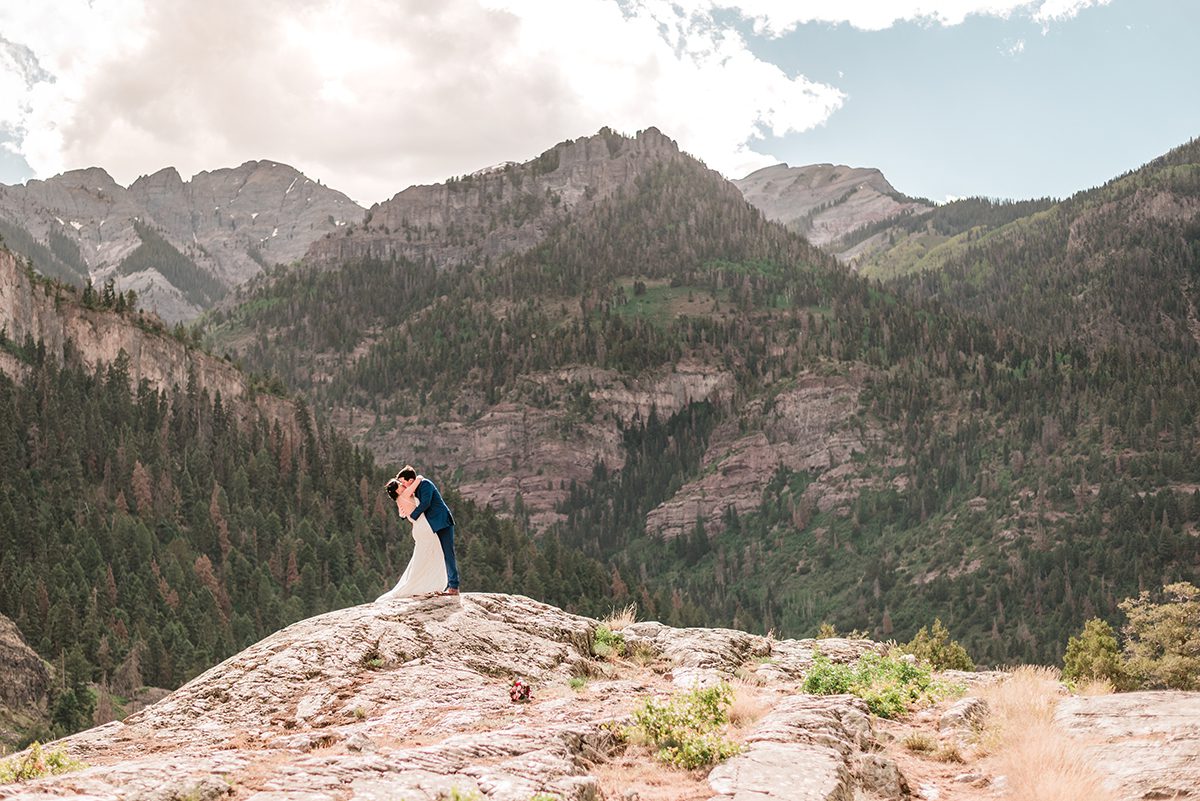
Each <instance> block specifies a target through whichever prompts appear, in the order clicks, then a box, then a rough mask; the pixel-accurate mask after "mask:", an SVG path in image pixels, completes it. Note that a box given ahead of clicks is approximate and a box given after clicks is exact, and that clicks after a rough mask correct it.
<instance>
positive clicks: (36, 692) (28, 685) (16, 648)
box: [0, 615, 50, 746]
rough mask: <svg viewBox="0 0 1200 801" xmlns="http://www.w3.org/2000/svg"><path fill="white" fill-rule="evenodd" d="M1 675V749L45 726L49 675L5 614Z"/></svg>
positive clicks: (0, 618) (0, 625) (0, 629)
mask: <svg viewBox="0 0 1200 801" xmlns="http://www.w3.org/2000/svg"><path fill="white" fill-rule="evenodd" d="M0 676H2V677H3V680H0V746H4V745H13V744H15V743H16V742H18V741H19V740H21V738H22V736H23V735H24V734H25V733H26V732H28V731H30V730H31V729H34V728H37V727H38V726H40V725H44V724H45V723H46V721H47V715H48V713H49V708H48V707H49V701H50V673H49V671H47V670H46V665H45V663H44V662H42V660H41V657H39V656H38V655H37V654H36V653H34V651H33V649H32V648H30V647H29V645H28V644H26V642H25V638H24V637H22V636H21V631H20V629H18V628H17V624H16V623H13V622H12V621H11V620H9V619H8V618H7V617H5V616H4V615H0Z"/></svg>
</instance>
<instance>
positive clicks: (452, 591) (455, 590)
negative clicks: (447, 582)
mask: <svg viewBox="0 0 1200 801" xmlns="http://www.w3.org/2000/svg"><path fill="white" fill-rule="evenodd" d="M438 595H458V587H447V588H446V589H444V590H442V591H441V592H439V593H438Z"/></svg>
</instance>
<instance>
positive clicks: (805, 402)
mask: <svg viewBox="0 0 1200 801" xmlns="http://www.w3.org/2000/svg"><path fill="white" fill-rule="evenodd" d="M862 383H863V376H861V375H859V376H822V375H817V374H804V375H801V376H800V377H799V378H798V379H797V380H796V381H795V383H794V384H793V385H791V386H789V387H787V388H783V389H781V390H780V391H779V393H778V394H777V395H776V396H775V397H774V398H773V399H772V400H771V401H770V402H769V403H766V402H764V401H761V400H758V401H754V402H753V403H752V404H750V405H748V406H747V408H746V409H744V410H743V416H745V417H749V418H751V419H755V420H756V421H759V422H760V425H757V426H753V427H752V431H753V433H749V434H746V433H743V431H742V429H741V427H740V426H738V425H735V424H733V423H730V424H729V425H727V426H726V427H724V428H723V429H719V430H718V431H717V432H715V433H714V435H713V437H712V440H711V442H710V444H709V448H708V451H707V453H705V456H704V466H705V468H706V469H705V470H704V474H703V475H702V476H701V477H700V478H698V479H697V480H695V481H692V482H690V483H688V484H685V485H684V486H683V487H682V488H680V490H679V491H678V492H677V493H675V495H674V496H673V497H672V498H671V499H670V500H668V501H666V502H664V503H662V504H661V505H659V506H658V507H656V508H655V509H653V510H651V512H650V514H649V515H647V517H646V529H647V530H648V531H653V532H656V533H658V534H661V535H662V536H665V537H668V538H671V537H676V536H679V535H681V534H685V533H688V532H690V531H691V530H692V529H694V528H695V526H696V521H697V520H700V521H702V522H703V523H704V525H705V528H706V530H707V531H709V532H713V531H720V530H722V529H723V527H724V523H723V521H724V519H725V517H726V516H727V515H728V514H729V512H730V510H732V511H734V512H736V513H737V514H738V515H745V514H748V513H751V512H754V511H757V510H758V508H759V506H760V505H761V503H762V493H763V489H764V488H765V487H766V485H767V483H768V482H769V481H770V480H771V479H772V478H773V477H774V475H775V473H776V471H777V470H778V469H779V468H786V469H787V470H790V471H792V472H797V473H798V472H801V471H803V472H806V473H808V474H809V475H810V476H812V477H813V478H814V479H815V480H814V481H813V482H812V483H811V484H809V485H808V487H807V488H806V489H805V492H804V496H803V503H804V504H805V505H807V506H810V507H811V508H812V509H819V510H820V511H822V512H829V511H837V510H845V511H847V512H848V509H849V505H850V504H851V503H853V501H854V500H855V499H856V498H857V497H858V495H859V493H860V492H861V490H862V488H863V486H864V482H863V479H861V478H860V477H859V476H858V473H857V471H855V470H854V469H853V467H854V466H853V465H852V464H851V458H852V457H853V456H854V454H856V453H865V452H866V450H867V446H868V445H869V444H871V443H873V442H875V441H876V440H877V439H878V438H879V437H880V433H879V432H878V431H877V430H875V429H873V428H861V427H859V426H857V425H852V424H851V421H852V418H854V417H855V415H856V414H857V413H858V412H859V410H860V407H859V402H858V395H859V393H860V392H861V390H862ZM797 514H801V512H800V511H797Z"/></svg>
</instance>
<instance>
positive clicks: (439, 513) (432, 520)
mask: <svg viewBox="0 0 1200 801" xmlns="http://www.w3.org/2000/svg"><path fill="white" fill-rule="evenodd" d="M413 497H415V498H416V499H417V507H416V508H415V509H413V510H412V514H410V515H409V519H411V520H416V519H417V518H418V517H420V516H421V515H425V519H426V520H428V521H429V527H430V528H431V529H433V531H434V533H435V534H437V536H438V540H439V541H440V542H441V544H442V556H443V557H444V558H445V560H446V581H447V582H448V585H449V586H450V587H452V588H453V589H458V563H457V561H456V560H455V558H454V515H452V514H450V507H448V506H446V502H445V501H444V500H442V493H440V492H438V488H437V486H436V485H435V484H434V483H433V482H432V481H430V480H429V479H427V478H424V477H422V478H421V480H420V482H419V483H418V484H417V490H416V492H414V493H413Z"/></svg>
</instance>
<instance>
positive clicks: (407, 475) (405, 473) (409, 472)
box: [396, 464, 417, 481]
mask: <svg viewBox="0 0 1200 801" xmlns="http://www.w3.org/2000/svg"><path fill="white" fill-rule="evenodd" d="M416 477H417V471H416V470H415V469H414V468H413V466H412V465H410V464H406V465H404V467H403V468H401V470H400V472H399V473H397V474H396V478H402V479H404V480H405V481H412V480H413V479H415V478H416Z"/></svg>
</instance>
